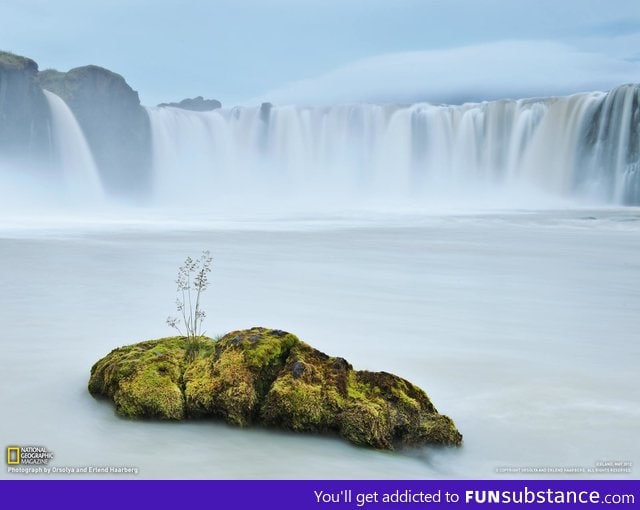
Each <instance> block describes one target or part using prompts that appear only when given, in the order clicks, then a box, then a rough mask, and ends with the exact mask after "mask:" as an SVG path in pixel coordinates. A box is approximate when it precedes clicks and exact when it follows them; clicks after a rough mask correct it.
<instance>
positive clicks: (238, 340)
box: [89, 328, 462, 449]
mask: <svg viewBox="0 0 640 510" xmlns="http://www.w3.org/2000/svg"><path fill="white" fill-rule="evenodd" d="M89 391H90V392H91V394H92V395H94V396H105V397H108V398H111V399H112V400H113V401H114V403H115V405H116V411H117V412H118V414H120V415H122V416H125V417H129V418H153V419H165V420H182V419H185V418H207V417H212V418H220V419H223V420H225V421H226V422H228V423H231V424H234V425H238V426H248V425H252V424H263V425H267V426H270V427H275V428H282V429H287V430H294V431H299V432H314V433H336V434H339V435H341V436H342V437H344V438H345V439H347V440H349V441H351V442H352V443H354V444H357V445H362V446H370V447H374V448H379V449H394V448H396V447H399V446H404V445H421V444H440V445H455V446H458V445H460V444H461V443H462V435H461V434H460V433H459V432H458V430H457V429H456V427H455V424H454V423H453V421H452V420H451V419H450V418H448V417H447V416H444V415H441V414H439V413H438V411H437V410H436V408H435V407H434V406H433V404H432V403H431V401H430V400H429V397H428V396H427V394H426V393H425V392H424V391H422V390H421V389H420V388H418V387H417V386H415V385H413V384H411V383H410V382H409V381H406V380H405V379H402V378H400V377H398V376H395V375H393V374H389V373H386V372H369V371H357V370H354V369H353V367H352V366H351V364H350V363H348V362H347V361H346V360H344V359H342V358H336V357H330V356H327V355H326V354H324V353H322V352H320V351H318V350H317V349H314V348H313V347H311V346H310V345H308V344H306V343H304V342H302V341H300V340H299V339H298V338H297V337H296V336H294V335H292V334H291V333H287V332H285V331H281V330H276V329H266V328H252V329H248V330H242V331H233V332H231V333H228V334H227V335H225V336H224V337H222V338H221V339H220V340H218V341H217V342H215V341H213V340H211V339H209V338H204V337H202V338H199V339H197V340H196V341H193V340H191V341H189V340H187V339H186V338H183V337H171V338H163V339H160V340H152V341H147V342H141V343H139V344H134V345H130V346H126V347H120V348H118V349H115V350H113V351H112V352H111V353H109V354H108V355H107V356H105V357H104V358H102V359H101V360H100V361H98V362H97V363H96V364H95V365H94V366H93V368H92V369H91V378H90V380H89Z"/></svg>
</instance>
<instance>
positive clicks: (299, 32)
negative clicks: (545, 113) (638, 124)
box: [0, 0, 640, 105]
mask: <svg viewBox="0 0 640 510" xmlns="http://www.w3.org/2000/svg"><path fill="white" fill-rule="evenodd" d="M0 13H1V16H0V48H1V49H5V50H9V51H13V52H15V53H19V54H23V55H27V56H30V57H32V58H34V59H35V60H36V61H37V62H38V63H39V64H40V67H41V68H42V69H44V68H49V67H52V68H56V69H60V70H67V69H69V68H72V67H76V66H79V65H85V64H97V65H101V66H104V67H107V68H109V69H111V70H113V71H115V72H118V73H120V74H122V75H123V76H124V77H125V78H126V79H127V81H128V82H129V83H130V84H131V85H132V87H133V88H135V89H136V90H138V91H139V93H140V97H141V99H142V102H143V103H144V104H148V105H151V104H156V103H158V102H161V101H168V100H178V99H181V98H184V97H192V96H195V95H204V96H206V97H213V98H218V99H220V100H222V101H223V103H225V104H226V105H231V104H237V103H253V102H257V101H261V100H272V101H275V102H278V103H287V102H296V103H332V102H344V101H414V100H427V101H434V102H461V101H465V100H481V99H495V98H497V97H521V96H536V95H547V94H568V93H572V92H578V91H582V90H591V89H604V88H609V87H612V86H615V85H617V84H619V83H623V82H630V81H634V82H640V2H639V1H637V0H625V1H623V0H606V1H601V0H579V1H577V0H564V1H559V0H510V1H506V0H502V1H497V0H448V1H435V0H387V1H381V0H306V1H302V0H297V1H296V0H272V1H257V0H234V1H231V0H220V1H204V0H182V1H178V0H155V1H152V0H138V1H135V2H134V1H131V0H128V1H125V0H110V1H91V2H90V1H87V0H83V1H81V0H57V1H55V2H51V1H50V0H13V1H5V0H0Z"/></svg>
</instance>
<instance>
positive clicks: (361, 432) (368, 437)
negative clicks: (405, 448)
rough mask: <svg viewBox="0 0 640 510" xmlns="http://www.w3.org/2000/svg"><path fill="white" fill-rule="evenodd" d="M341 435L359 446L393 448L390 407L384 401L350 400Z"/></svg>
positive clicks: (342, 422)
mask: <svg viewBox="0 0 640 510" xmlns="http://www.w3.org/2000/svg"><path fill="white" fill-rule="evenodd" d="M340 435H341V436H342V437H344V438H345V439H347V440H348V441H351V442H352V443H354V444H356V445H359V446H371V447H373V448H378V449H383V450H391V449H393V442H392V439H393V434H392V430H391V426H390V424H389V409H387V406H386V404H385V403H383V402H376V401H374V402H368V401H366V400H355V401H350V403H349V405H348V407H347V408H346V409H345V411H344V412H343V414H342V420H341V427H340Z"/></svg>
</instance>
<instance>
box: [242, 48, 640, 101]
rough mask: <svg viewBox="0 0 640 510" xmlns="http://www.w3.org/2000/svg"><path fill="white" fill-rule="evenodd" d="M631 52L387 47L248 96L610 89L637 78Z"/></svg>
mask: <svg viewBox="0 0 640 510" xmlns="http://www.w3.org/2000/svg"><path fill="white" fill-rule="evenodd" d="M632 47H633V46H632ZM636 47H637V46H636ZM631 56H632V54H629V55H624V54H621V53H620V52H618V51H615V52H612V53H611V54H608V53H605V52H604V51H602V50H594V49H591V50H589V49H580V48H577V47H575V46H571V45H568V44H565V43H559V42H553V41H500V42H494V43H488V44H479V45H473V46H465V47H460V48H453V49H446V50H435V51H413V52H404V53H391V54H385V55H379V56H374V57H369V58H366V59H362V60H358V61H355V62H353V63H351V64H348V65H345V66H342V67H339V68H337V69H335V70H333V71H330V72H328V73H326V74H324V75H322V76H319V77H318V78H315V79H311V80H304V81H298V82H293V83H290V84H287V85H285V86H282V87H280V88H277V89H274V90H271V91H270V92H268V93H266V94H264V95H262V96H261V97H258V98H255V99H254V100H253V101H252V102H254V103H255V102H259V101H271V102H273V103H276V104H290V103H295V104H309V105H322V104H336V103H349V102H383V103H389V102H391V103H406V102H416V101H426V102H431V103H449V104H459V103H463V102H469V101H483V100H495V99H501V98H523V97H538V96H553V95H566V94H571V93H575V92H583V91H589V90H608V89H610V88H613V87H615V86H617V85H620V84H622V83H629V82H638V81H640V62H637V61H636V60H634V59H633V58H629V57H631Z"/></svg>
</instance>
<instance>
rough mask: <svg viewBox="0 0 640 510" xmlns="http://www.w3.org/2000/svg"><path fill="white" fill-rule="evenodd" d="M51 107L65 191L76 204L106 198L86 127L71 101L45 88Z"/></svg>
mask: <svg viewBox="0 0 640 510" xmlns="http://www.w3.org/2000/svg"><path fill="white" fill-rule="evenodd" d="M43 92H44V94H45V96H46V98H47V101H48V103H49V108H50V110H51V123H52V136H53V145H54V148H55V155H56V157H57V166H58V167H59V168H60V169H61V170H62V172H63V176H64V186H63V190H64V194H65V196H66V198H68V199H69V200H71V201H73V202H74V203H76V204H77V203H81V204H92V205H95V202H96V200H99V201H101V200H102V199H103V198H104V194H103V190H102V183H101V180H100V172H99V171H98V167H97V166H96V163H95V161H94V159H93V155H92V154H91V149H90V148H89V144H88V143H87V140H86V138H85V136H84V134H83V132H82V128H81V127H80V125H79V124H78V121H77V120H76V118H75V117H74V115H73V112H72V111H71V109H70V108H69V107H68V106H67V104H66V103H65V102H64V101H63V100H62V99H61V98H60V97H58V96H57V95H56V94H54V93H53V92H49V91H48V90H44V91H43Z"/></svg>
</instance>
